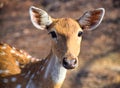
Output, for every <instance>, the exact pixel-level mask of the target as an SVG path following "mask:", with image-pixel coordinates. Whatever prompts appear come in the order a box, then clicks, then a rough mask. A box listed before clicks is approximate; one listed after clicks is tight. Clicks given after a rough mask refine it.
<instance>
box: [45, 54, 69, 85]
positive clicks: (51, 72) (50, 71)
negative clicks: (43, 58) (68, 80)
mask: <svg viewBox="0 0 120 88" xmlns="http://www.w3.org/2000/svg"><path fill="white" fill-rule="evenodd" d="M47 60H48V63H47V65H46V69H45V74H44V78H45V79H47V78H48V77H49V76H50V78H51V80H52V81H53V82H54V83H55V84H58V83H59V84H60V83H63V81H64V79H65V76H66V72H67V70H66V69H65V68H64V67H63V66H62V64H61V63H60V61H59V60H60V59H59V58H58V57H57V56H56V55H54V54H53V53H51V55H50V56H49V57H48V58H47Z"/></svg>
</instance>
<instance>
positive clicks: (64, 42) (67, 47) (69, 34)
mask: <svg viewBox="0 0 120 88" xmlns="http://www.w3.org/2000/svg"><path fill="white" fill-rule="evenodd" d="M104 13H105V10H104V9H103V8H98V9H95V10H91V11H88V12H85V13H84V14H83V16H82V17H80V18H79V19H78V20H74V19H72V18H58V19H54V18H52V17H51V16H49V15H48V13H47V12H46V11H44V10H42V9H39V8H37V7H34V6H31V7H30V18H31V21H32V23H33V25H34V26H35V27H36V28H37V29H40V30H47V31H48V34H50V35H51V37H52V39H51V41H52V46H51V47H52V48H51V50H52V53H53V54H54V55H55V56H56V57H58V59H59V63H60V64H61V65H62V66H63V67H64V68H66V69H73V68H75V67H76V66H77V65H78V55H79V53H80V44H81V40H82V34H83V31H85V30H90V31H91V30H94V29H95V28H96V27H98V25H99V24H100V23H101V21H102V19H103V16H104Z"/></svg>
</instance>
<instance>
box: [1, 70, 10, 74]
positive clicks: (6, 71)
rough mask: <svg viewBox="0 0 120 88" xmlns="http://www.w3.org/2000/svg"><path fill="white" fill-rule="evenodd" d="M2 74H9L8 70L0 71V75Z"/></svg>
mask: <svg viewBox="0 0 120 88" xmlns="http://www.w3.org/2000/svg"><path fill="white" fill-rule="evenodd" d="M2 73H9V70H0V74H2Z"/></svg>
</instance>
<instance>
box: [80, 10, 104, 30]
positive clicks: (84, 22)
mask: <svg viewBox="0 0 120 88" xmlns="http://www.w3.org/2000/svg"><path fill="white" fill-rule="evenodd" d="M104 14H105V10H104V8H98V9H95V10H93V11H88V12H86V13H84V15H83V16H82V17H81V18H79V20H78V22H79V24H80V26H81V27H82V28H83V30H84V29H85V30H93V29H95V28H96V27H98V26H99V24H100V23H101V21H102V19H103V16H104Z"/></svg>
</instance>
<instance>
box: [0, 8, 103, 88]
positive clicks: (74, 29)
mask: <svg viewBox="0 0 120 88" xmlns="http://www.w3.org/2000/svg"><path fill="white" fill-rule="evenodd" d="M103 15H104V9H103V8H100V9H96V10H93V11H88V12H86V13H85V14H84V15H83V16H82V17H81V18H80V19H78V20H74V19H72V18H58V19H53V18H52V17H50V16H49V15H48V14H47V12H45V11H44V10H41V9H39V8H36V7H34V6H31V7H30V18H31V21H32V23H33V25H34V26H35V27H36V28H38V29H41V30H44V29H47V30H48V34H49V35H50V36H51V37H52V38H51V42H52V46H51V52H50V53H49V55H48V56H47V57H46V58H45V59H43V60H41V61H40V60H39V59H35V58H32V57H31V56H30V55H28V54H27V53H26V52H23V51H21V50H16V49H14V48H12V47H10V46H9V45H6V46H5V45H4V44H0V88H61V86H62V84H63V82H64V79H65V77H66V72H67V70H69V69H74V68H76V67H77V65H78V55H79V53H80V44H81V40H82V36H81V35H82V33H83V31H84V30H92V29H95V28H96V27H97V26H98V25H99V24H100V23H101V20H102V18H103Z"/></svg>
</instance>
